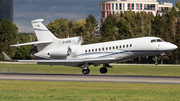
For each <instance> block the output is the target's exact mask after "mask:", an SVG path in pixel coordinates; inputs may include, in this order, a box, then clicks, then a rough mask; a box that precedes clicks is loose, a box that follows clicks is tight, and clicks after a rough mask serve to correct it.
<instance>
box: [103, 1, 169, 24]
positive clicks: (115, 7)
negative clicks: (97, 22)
mask: <svg viewBox="0 0 180 101" xmlns="http://www.w3.org/2000/svg"><path fill="white" fill-rule="evenodd" d="M172 6H173V4H172V3H161V4H160V3H159V2H157V0H111V1H101V2H100V13H101V18H100V19H101V23H102V22H103V21H104V19H105V18H106V17H107V16H108V15H109V14H115V13H119V14H120V13H121V12H124V11H129V10H132V11H134V12H141V11H145V12H147V13H148V12H149V13H150V14H154V15H156V13H157V11H160V13H162V11H163V10H167V9H168V8H170V7H172Z"/></svg>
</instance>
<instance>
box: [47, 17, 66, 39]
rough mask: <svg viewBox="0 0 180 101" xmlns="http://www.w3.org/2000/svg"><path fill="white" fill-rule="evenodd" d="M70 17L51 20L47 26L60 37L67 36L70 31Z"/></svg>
mask: <svg viewBox="0 0 180 101" xmlns="http://www.w3.org/2000/svg"><path fill="white" fill-rule="evenodd" d="M68 22H69V21H68V19H63V18H60V19H56V20H54V22H52V21H51V22H50V23H49V24H48V25H47V28H48V29H49V30H50V31H51V32H52V33H53V34H54V35H55V36H56V37H58V38H67V37H68V36H69V32H68V29H69V28H68Z"/></svg>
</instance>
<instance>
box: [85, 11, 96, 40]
mask: <svg viewBox="0 0 180 101" xmlns="http://www.w3.org/2000/svg"><path fill="white" fill-rule="evenodd" d="M85 26H86V30H87V31H86V32H87V34H86V35H87V36H86V38H87V39H85V40H89V42H88V43H95V42H97V39H96V38H97V37H95V36H94V34H96V33H97V29H98V27H97V26H98V21H97V20H96V18H95V17H94V15H92V14H90V15H88V17H87V18H86V23H85Z"/></svg>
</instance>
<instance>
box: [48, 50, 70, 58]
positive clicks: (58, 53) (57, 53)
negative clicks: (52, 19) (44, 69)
mask: <svg viewBox="0 0 180 101" xmlns="http://www.w3.org/2000/svg"><path fill="white" fill-rule="evenodd" d="M71 53H72V50H71V48H70V47H66V48H61V49H58V50H53V51H51V52H49V55H50V57H52V58H56V59H66V57H67V56H69V55H71Z"/></svg>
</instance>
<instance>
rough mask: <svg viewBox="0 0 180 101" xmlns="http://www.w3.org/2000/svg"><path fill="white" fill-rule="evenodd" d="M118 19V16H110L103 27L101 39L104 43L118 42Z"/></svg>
mask: <svg viewBox="0 0 180 101" xmlns="http://www.w3.org/2000/svg"><path fill="white" fill-rule="evenodd" d="M117 22H118V21H117V17H116V15H111V14H110V15H109V16H108V17H107V18H106V19H105V21H104V22H103V23H102V25H101V37H102V40H101V41H102V42H107V41H113V40H118V31H119V28H118V27H117Z"/></svg>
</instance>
